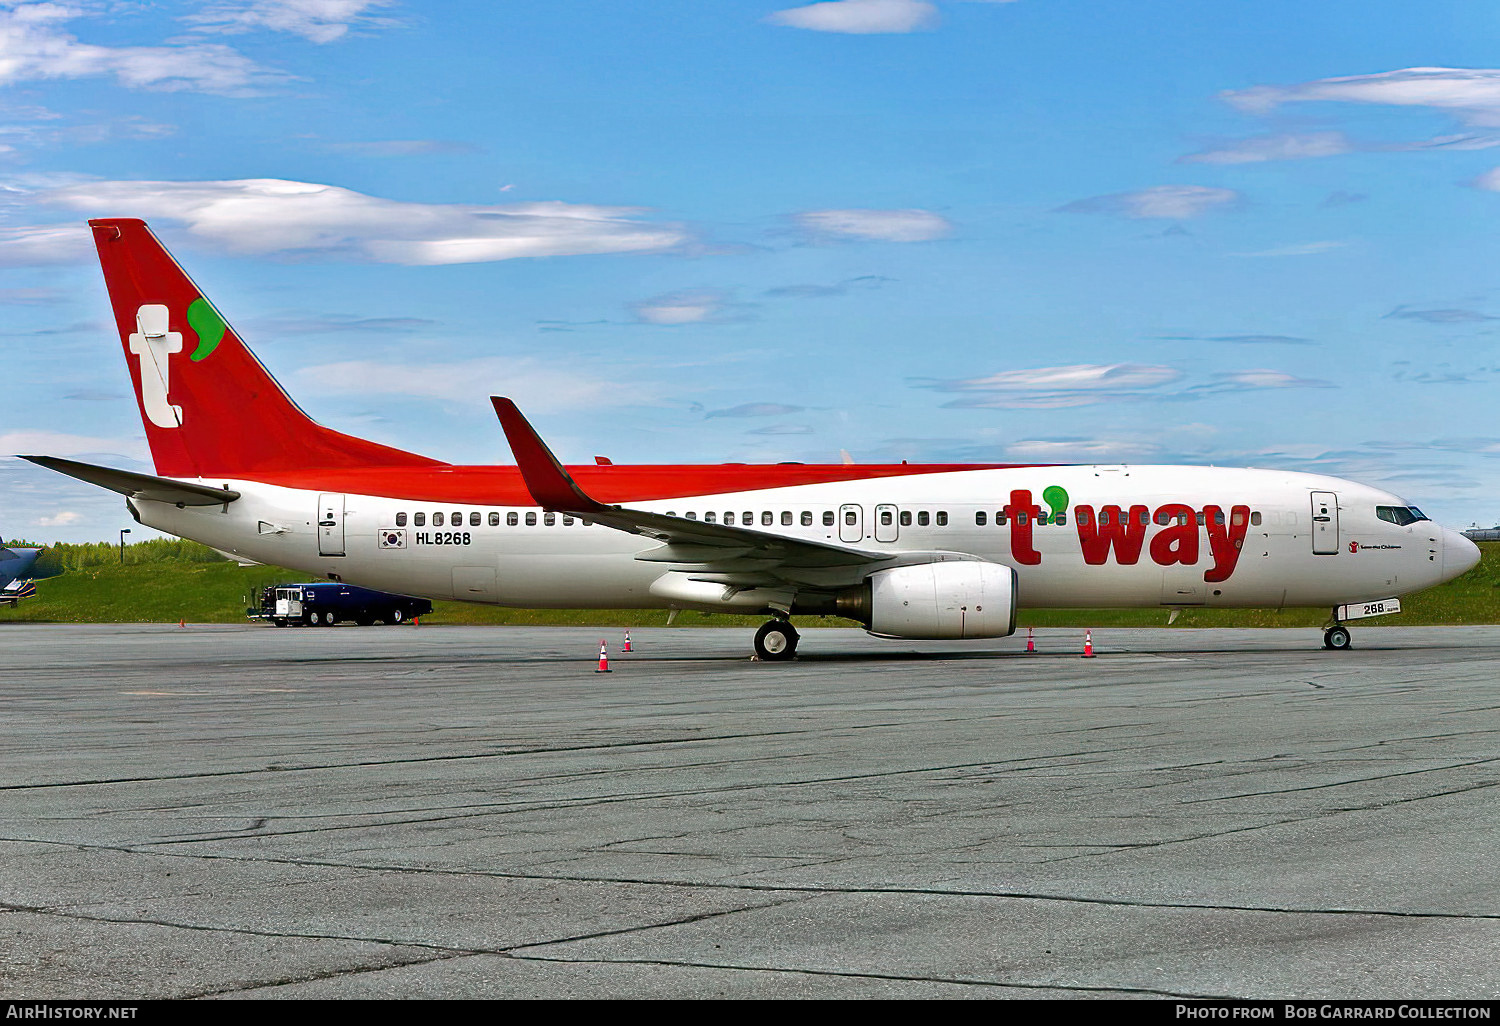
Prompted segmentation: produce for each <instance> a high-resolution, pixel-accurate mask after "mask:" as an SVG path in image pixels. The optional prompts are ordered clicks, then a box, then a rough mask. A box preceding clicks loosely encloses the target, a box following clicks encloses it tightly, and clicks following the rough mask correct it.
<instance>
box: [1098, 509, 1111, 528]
mask: <svg viewBox="0 0 1500 1026" xmlns="http://www.w3.org/2000/svg"><path fill="white" fill-rule="evenodd" d="M1099 526H1100V527H1108V526H1109V510H1107V509H1101V510H1100V511H1099Z"/></svg>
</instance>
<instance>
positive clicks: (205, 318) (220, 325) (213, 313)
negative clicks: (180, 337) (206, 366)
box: [187, 296, 228, 362]
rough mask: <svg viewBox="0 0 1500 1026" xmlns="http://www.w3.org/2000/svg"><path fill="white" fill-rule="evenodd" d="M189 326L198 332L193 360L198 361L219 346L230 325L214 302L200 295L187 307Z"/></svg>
mask: <svg viewBox="0 0 1500 1026" xmlns="http://www.w3.org/2000/svg"><path fill="white" fill-rule="evenodd" d="M187 321H188V327H190V328H192V329H193V331H195V332H197V333H198V348H197V349H194V350H193V355H192V360H193V361H194V362H197V361H198V360H201V359H203V358H204V357H206V356H207V355H208V354H209V353H211V352H213V351H214V350H215V349H216V348H218V345H219V342H220V340H222V339H223V338H224V331H225V329H226V328H227V327H228V325H226V324H225V323H224V318H222V317H220V316H219V311H217V310H215V309H214V307H213V304H212V303H210V302H209V301H208V300H206V299H204V298H203V297H202V296H199V297H198V298H197V299H195V300H193V302H192V305H190V306H189V307H188V308H187Z"/></svg>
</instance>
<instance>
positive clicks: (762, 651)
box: [755, 620, 801, 662]
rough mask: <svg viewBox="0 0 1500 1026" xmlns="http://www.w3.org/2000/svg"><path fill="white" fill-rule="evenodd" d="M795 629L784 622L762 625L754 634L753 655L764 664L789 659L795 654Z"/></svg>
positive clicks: (797, 636) (777, 621) (796, 634)
mask: <svg viewBox="0 0 1500 1026" xmlns="http://www.w3.org/2000/svg"><path fill="white" fill-rule="evenodd" d="M800 636H801V635H799V634H798V633H797V628H795V627H793V626H792V625H791V624H790V623H788V622H787V621H785V620H771V621H768V622H767V623H763V624H761V626H760V630H758V631H756V632H755V654H756V655H757V656H759V657H760V658H761V659H763V660H765V661H766V662H777V661H779V660H783V659H790V658H792V657H793V656H795V655H796V654H797V639H798V638H799V637H800Z"/></svg>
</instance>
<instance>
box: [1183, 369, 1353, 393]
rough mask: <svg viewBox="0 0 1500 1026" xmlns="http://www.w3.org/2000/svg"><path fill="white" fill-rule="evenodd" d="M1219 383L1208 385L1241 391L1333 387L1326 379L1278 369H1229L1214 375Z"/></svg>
mask: <svg viewBox="0 0 1500 1026" xmlns="http://www.w3.org/2000/svg"><path fill="white" fill-rule="evenodd" d="M1214 377H1216V378H1217V379H1218V380H1219V382H1220V383H1219V384H1217V385H1210V386H1208V387H1209V388H1210V389H1211V390H1215V391H1240V390H1248V389H1260V388H1332V387H1333V386H1332V385H1331V384H1329V383H1328V382H1326V381H1318V380H1315V379H1313V378H1299V377H1297V376H1296V375H1294V374H1288V373H1287V372H1286V371H1278V370H1241V371H1227V372H1225V373H1223V374H1216V375H1214Z"/></svg>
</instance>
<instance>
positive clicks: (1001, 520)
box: [995, 509, 1010, 527]
mask: <svg viewBox="0 0 1500 1026" xmlns="http://www.w3.org/2000/svg"><path fill="white" fill-rule="evenodd" d="M1009 522H1010V521H1009V520H1008V519H1007V518H1006V516H1005V510H1003V509H997V510H996V511H995V526H996V527H1004V526H1005V525H1006V524H1007V523H1009Z"/></svg>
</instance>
